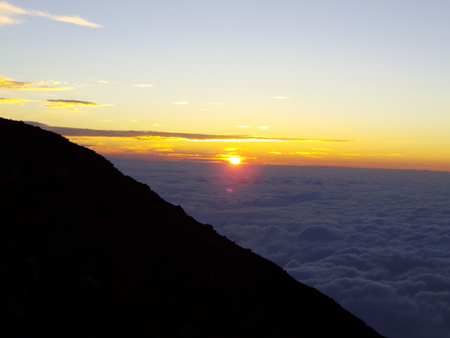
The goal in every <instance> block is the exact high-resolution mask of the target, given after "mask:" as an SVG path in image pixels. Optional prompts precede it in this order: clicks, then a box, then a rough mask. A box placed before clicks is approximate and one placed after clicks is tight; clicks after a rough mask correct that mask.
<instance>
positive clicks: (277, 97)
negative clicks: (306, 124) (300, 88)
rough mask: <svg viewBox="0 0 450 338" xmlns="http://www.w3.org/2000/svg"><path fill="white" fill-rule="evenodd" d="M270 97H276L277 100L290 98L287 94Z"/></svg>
mask: <svg viewBox="0 0 450 338" xmlns="http://www.w3.org/2000/svg"><path fill="white" fill-rule="evenodd" d="M272 99H277V100H290V99H291V98H290V97H289V96H274V97H272Z"/></svg>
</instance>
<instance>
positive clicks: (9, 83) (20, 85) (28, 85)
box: [0, 77, 72, 90]
mask: <svg viewBox="0 0 450 338" xmlns="http://www.w3.org/2000/svg"><path fill="white" fill-rule="evenodd" d="M45 83H48V82H45V81H38V82H21V81H13V80H11V79H9V78H6V77H0V89H12V90H69V89H72V87H54V86H47V85H45ZM53 83H54V84H58V83H60V82H53Z"/></svg>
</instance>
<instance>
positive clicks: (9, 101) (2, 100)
mask: <svg viewBox="0 0 450 338" xmlns="http://www.w3.org/2000/svg"><path fill="white" fill-rule="evenodd" d="M23 102H30V100H25V99H13V98H0V104H2V103H6V104H14V105H16V106H23Z"/></svg>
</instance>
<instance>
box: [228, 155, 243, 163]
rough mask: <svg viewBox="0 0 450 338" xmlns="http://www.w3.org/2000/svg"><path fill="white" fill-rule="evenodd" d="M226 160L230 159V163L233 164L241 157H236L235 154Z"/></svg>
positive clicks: (238, 161) (239, 160) (239, 161)
mask: <svg viewBox="0 0 450 338" xmlns="http://www.w3.org/2000/svg"><path fill="white" fill-rule="evenodd" d="M228 161H230V163H231V164H234V165H238V164H240V163H241V159H240V158H239V157H237V156H233V157H230V158H229V159H228Z"/></svg>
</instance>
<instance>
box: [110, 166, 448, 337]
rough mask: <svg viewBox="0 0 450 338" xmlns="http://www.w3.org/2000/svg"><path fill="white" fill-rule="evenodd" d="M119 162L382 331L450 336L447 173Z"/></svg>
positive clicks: (169, 198)
mask: <svg viewBox="0 0 450 338" xmlns="http://www.w3.org/2000/svg"><path fill="white" fill-rule="evenodd" d="M112 161H113V162H114V163H115V165H116V166H117V167H118V168H119V169H121V170H122V171H123V172H125V173H126V174H128V175H131V176H134V177H135V178H136V179H138V180H140V181H141V182H144V183H148V184H149V185H150V186H151V187H152V189H153V190H154V191H156V192H157V193H158V194H160V195H161V196H162V197H163V198H164V199H166V200H167V201H170V202H172V203H174V204H180V205H181V206H182V207H183V208H184V210H185V211H186V212H187V213H188V214H189V215H191V216H193V217H194V218H196V219H198V220H199V221H201V222H203V223H209V224H212V225H213V226H214V228H215V229H216V230H217V231H218V232H219V233H220V234H222V235H225V236H226V237H227V238H229V239H231V240H233V241H235V242H236V243H237V244H239V245H241V246H244V247H248V248H251V249H252V251H254V252H256V253H258V254H260V255H262V256H264V257H266V258H268V259H270V260H272V261H274V262H275V263H277V264H278V265H280V266H281V267H283V268H284V269H286V270H287V271H288V273H289V274H291V275H292V276H293V277H294V278H296V279H297V280H299V281H301V282H303V283H306V284H308V285H310V286H313V287H315V288H317V289H318V290H319V291H321V292H324V293H325V294H327V295H328V296H330V297H332V298H333V299H335V300H336V301H337V302H339V303H340V304H341V305H342V306H344V308H346V309H347V310H349V311H350V312H352V313H353V314H355V315H356V316H358V317H360V318H361V319H363V320H364V321H365V322H366V323H367V324H368V325H370V326H372V327H373V328H374V329H376V330H377V331H378V332H380V333H381V334H383V335H385V336H388V337H391V338H406V337H408V338H422V337H433V338H447V337H449V336H450V323H449V322H448V318H450V269H449V266H450V245H449V243H450V220H449V216H450V206H449V203H448V184H449V182H450V173H443V172H421V171H401V170H377V169H349V168H329V167H328V168H327V167H322V168H321V167H288V166H256V167H255V166H248V167H246V168H247V171H245V170H240V171H239V172H234V171H227V170H224V169H225V168H226V166H222V165H217V164H198V163H197V164H193V163H187V164H183V163H167V162H157V163H156V162H155V163H153V164H152V166H149V165H146V164H145V162H139V161H134V162H133V163H132V162H127V161H119V160H112ZM144 168H145V170H143V169H144ZM244 168H245V167H241V169H244ZM229 191H232V192H231V193H230V192H229Z"/></svg>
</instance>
